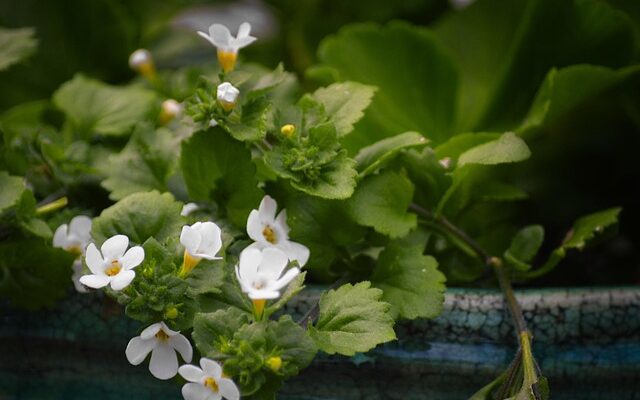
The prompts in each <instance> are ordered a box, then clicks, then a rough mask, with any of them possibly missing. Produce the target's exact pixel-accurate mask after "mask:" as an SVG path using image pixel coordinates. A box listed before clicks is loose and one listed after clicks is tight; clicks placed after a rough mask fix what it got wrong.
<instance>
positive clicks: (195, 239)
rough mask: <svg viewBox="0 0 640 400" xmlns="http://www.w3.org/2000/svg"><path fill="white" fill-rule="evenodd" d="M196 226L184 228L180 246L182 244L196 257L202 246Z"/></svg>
mask: <svg viewBox="0 0 640 400" xmlns="http://www.w3.org/2000/svg"><path fill="white" fill-rule="evenodd" d="M195 226H196V224H193V226H189V225H185V226H183V227H182V232H180V244H182V245H183V246H184V248H185V249H186V250H187V251H188V252H189V254H191V255H195V254H196V253H197V252H198V247H199V246H200V234H199V233H198V231H197V230H196V229H194V228H195Z"/></svg>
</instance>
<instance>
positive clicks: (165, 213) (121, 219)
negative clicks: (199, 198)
mask: <svg viewBox="0 0 640 400" xmlns="http://www.w3.org/2000/svg"><path fill="white" fill-rule="evenodd" d="M181 211H182V203H180V202H178V201H176V200H175V199H174V198H173V196H172V195H171V194H170V193H163V194H160V193H159V192H156V191H153V192H148V193H136V194H132V195H130V196H127V197H125V198H124V199H122V200H120V201H119V202H117V203H116V204H114V205H113V206H111V207H109V208H107V209H105V210H104V211H102V213H101V214H100V216H99V217H97V218H94V219H93V228H92V230H91V236H92V237H93V240H94V241H95V242H96V243H98V244H101V243H102V242H104V241H105V240H106V239H108V238H110V237H111V236H114V235H118V234H122V235H127V236H128V237H129V240H130V241H131V242H132V243H137V244H142V243H144V242H146V241H147V239H149V238H152V237H153V238H155V239H156V240H157V241H158V242H161V243H162V242H164V241H165V240H167V239H169V238H171V237H179V236H180V229H181V228H182V225H184V222H185V221H184V218H183V217H182V216H181V215H180V212H181Z"/></svg>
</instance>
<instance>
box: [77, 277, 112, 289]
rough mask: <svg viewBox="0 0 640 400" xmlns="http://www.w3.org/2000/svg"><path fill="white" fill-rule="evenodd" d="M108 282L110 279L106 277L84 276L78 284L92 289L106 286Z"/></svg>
mask: <svg viewBox="0 0 640 400" xmlns="http://www.w3.org/2000/svg"><path fill="white" fill-rule="evenodd" d="M109 281H111V278H109V277H108V276H106V275H84V276H81V277H80V283H82V284H83V285H85V286H89V287H90V288H94V289H100V288H103V287H105V286H107V285H108V284H109Z"/></svg>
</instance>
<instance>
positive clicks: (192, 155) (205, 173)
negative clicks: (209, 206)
mask: <svg viewBox="0 0 640 400" xmlns="http://www.w3.org/2000/svg"><path fill="white" fill-rule="evenodd" d="M180 167H181V170H182V176H183V177H184V181H185V184H186V186H187V190H188V191H189V196H190V197H191V199H193V200H203V201H209V200H214V201H217V202H219V205H220V206H221V207H224V208H225V210H226V212H227V214H228V216H229V219H231V221H233V222H234V223H235V224H236V225H238V226H243V225H244V224H245V223H246V221H247V216H248V215H249V212H251V210H252V209H253V208H254V207H255V205H256V204H258V203H259V202H260V199H261V198H262V191H261V190H260V189H259V188H258V182H257V180H256V167H255V165H254V164H253V162H252V161H251V152H250V151H249V150H248V149H247V148H246V147H245V146H244V145H243V144H242V143H239V142H237V141H235V140H233V139H231V138H230V137H229V136H228V135H227V134H226V133H225V132H224V131H223V130H222V129H221V128H217V127H216V128H212V129H209V130H206V131H199V132H196V133H195V134H194V135H193V136H191V138H189V140H187V141H185V142H183V144H182V150H181V155H180Z"/></svg>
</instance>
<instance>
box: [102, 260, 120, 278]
mask: <svg viewBox="0 0 640 400" xmlns="http://www.w3.org/2000/svg"><path fill="white" fill-rule="evenodd" d="M121 269H122V264H121V263H120V261H118V260H113V261H111V266H109V267H107V269H106V270H105V271H104V273H105V274H107V276H114V275H117V274H118V272H120V270H121Z"/></svg>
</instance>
